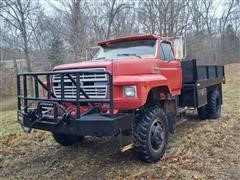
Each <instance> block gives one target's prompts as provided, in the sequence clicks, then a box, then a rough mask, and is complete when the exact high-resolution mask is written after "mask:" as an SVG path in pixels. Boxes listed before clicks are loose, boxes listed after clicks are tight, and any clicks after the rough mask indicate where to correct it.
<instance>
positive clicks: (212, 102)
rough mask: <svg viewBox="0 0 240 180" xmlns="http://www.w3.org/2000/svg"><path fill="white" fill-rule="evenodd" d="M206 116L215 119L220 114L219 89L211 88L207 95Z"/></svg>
mask: <svg viewBox="0 0 240 180" xmlns="http://www.w3.org/2000/svg"><path fill="white" fill-rule="evenodd" d="M207 110H208V117H209V118H211V119H217V118H219V117H220V115H221V99H220V93H219V90H217V89H216V90H213V91H212V92H211V93H210V94H209V96H208V105H207Z"/></svg>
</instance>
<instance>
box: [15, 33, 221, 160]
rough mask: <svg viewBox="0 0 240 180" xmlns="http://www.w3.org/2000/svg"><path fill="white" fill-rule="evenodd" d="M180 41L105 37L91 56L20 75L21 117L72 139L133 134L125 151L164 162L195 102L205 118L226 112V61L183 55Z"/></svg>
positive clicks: (62, 139)
mask: <svg viewBox="0 0 240 180" xmlns="http://www.w3.org/2000/svg"><path fill="white" fill-rule="evenodd" d="M176 44H177V43H176V42H175V41H174V40H173V38H166V37H160V36H158V35H136V36H128V37H121V38H117V39H112V40H107V41H102V42H99V43H98V47H99V49H98V51H97V53H96V54H95V56H93V57H92V59H91V60H90V61H85V62H79V63H73V64H63V65H59V66H56V67H54V68H53V69H52V71H49V72H34V73H22V74H18V76H17V80H18V81H17V87H18V88H17V90H18V120H19V122H20V123H21V125H22V126H23V127H24V128H25V129H27V130H28V132H31V129H41V130H45V131H50V132H52V134H53V137H54V139H55V140H56V141H57V142H58V143H59V144H61V145H65V146H67V145H72V144H74V143H76V142H79V141H83V140H84V137H85V136H101V137H102V136H122V135H126V134H132V143H131V144H129V145H127V146H125V147H124V148H123V150H124V149H125V150H126V149H129V148H132V147H133V149H134V152H135V154H136V155H137V157H139V158H140V159H141V160H142V161H145V162H156V161H158V160H159V159H160V158H161V157H162V156H163V155H164V153H165V150H166V148H167V143H168V136H169V133H174V129H175V126H176V124H177V122H178V121H179V122H180V121H182V120H186V110H187V109H188V108H191V109H197V110H198V114H199V117H200V118H201V119H207V118H214V119H216V118H218V117H219V116H220V112H221V104H222V91H221V83H222V82H224V67H222V66H197V65H196V60H191V61H182V60H181V61H180V59H182V58H183V57H177V56H176V55H177V54H180V55H181V54H183V46H180V48H179V47H177V46H176ZM179 51H180V53H179ZM181 51H182V52H181ZM29 79H30V82H32V83H30V82H29ZM44 81H45V82H44ZM31 84H33V85H34V88H33V89H34V92H29V86H31ZM30 89H31V88H30ZM41 91H43V93H40V92H41ZM30 94H31V95H30ZM127 132H128V133H127ZM129 132H130V133H129Z"/></svg>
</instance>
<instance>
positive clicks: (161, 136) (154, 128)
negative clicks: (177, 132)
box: [150, 118, 166, 151]
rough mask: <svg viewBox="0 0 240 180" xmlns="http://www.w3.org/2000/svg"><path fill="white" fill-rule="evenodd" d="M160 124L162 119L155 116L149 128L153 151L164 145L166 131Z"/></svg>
mask: <svg viewBox="0 0 240 180" xmlns="http://www.w3.org/2000/svg"><path fill="white" fill-rule="evenodd" d="M162 124H163V123H162V120H161V119H160V118H157V119H156V120H155V121H154V122H153V123H152V125H151V128H150V144H151V147H152V149H153V150H154V151H159V150H161V149H162V148H163V145H164V141H165V136H166V133H165V129H164V127H163V125H162Z"/></svg>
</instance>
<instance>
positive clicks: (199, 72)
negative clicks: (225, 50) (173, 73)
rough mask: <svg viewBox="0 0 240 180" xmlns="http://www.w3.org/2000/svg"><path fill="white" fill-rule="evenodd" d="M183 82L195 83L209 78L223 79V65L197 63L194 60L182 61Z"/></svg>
mask: <svg viewBox="0 0 240 180" xmlns="http://www.w3.org/2000/svg"><path fill="white" fill-rule="evenodd" d="M181 64H182V72H183V84H191V83H196V82H198V81H204V80H210V79H223V78H224V66H216V65H198V66H197V64H196V60H195V59H193V60H186V61H182V62H181Z"/></svg>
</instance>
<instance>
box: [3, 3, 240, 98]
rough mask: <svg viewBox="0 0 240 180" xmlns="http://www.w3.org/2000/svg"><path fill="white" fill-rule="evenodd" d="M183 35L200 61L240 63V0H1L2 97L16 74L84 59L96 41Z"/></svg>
mask: <svg viewBox="0 0 240 180" xmlns="http://www.w3.org/2000/svg"><path fill="white" fill-rule="evenodd" d="M145 33H154V34H159V35H162V36H171V37H172V36H184V37H186V40H187V58H189V59H190V58H196V59H197V62H198V64H228V63H233V62H239V61H240V1H239V0H222V1H221V0H128V1H127V0H92V1H91V0H58V1H57V0H49V1H44V0H1V1H0V97H1V96H6V95H11V94H14V93H15V85H16V83H15V82H16V80H15V75H16V73H18V72H22V71H35V70H37V71H43V70H49V69H51V68H52V67H53V66H55V65H57V64H62V63H70V62H80V61H84V60H85V59H86V58H85V57H86V56H87V54H86V48H87V47H91V46H95V45H96V41H99V40H104V39H109V38H115V37H119V36H125V35H131V34H145Z"/></svg>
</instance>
